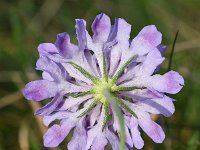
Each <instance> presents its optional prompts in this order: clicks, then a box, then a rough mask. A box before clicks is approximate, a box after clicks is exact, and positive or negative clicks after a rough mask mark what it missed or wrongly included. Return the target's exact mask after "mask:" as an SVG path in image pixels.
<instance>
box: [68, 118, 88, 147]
mask: <svg viewBox="0 0 200 150" xmlns="http://www.w3.org/2000/svg"><path fill="white" fill-rule="evenodd" d="M86 139H87V136H86V130H85V127H84V121H83V120H80V121H79V122H78V123H77V125H76V128H75V129H74V133H73V137H72V138H71V140H70V142H69V143H68V145H67V148H68V149H69V150H85V147H86Z"/></svg>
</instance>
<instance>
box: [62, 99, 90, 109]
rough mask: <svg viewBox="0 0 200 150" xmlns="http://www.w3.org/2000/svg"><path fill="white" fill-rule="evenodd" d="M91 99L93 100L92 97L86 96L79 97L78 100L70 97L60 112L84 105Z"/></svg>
mask: <svg viewBox="0 0 200 150" xmlns="http://www.w3.org/2000/svg"><path fill="white" fill-rule="evenodd" d="M90 98H92V95H86V96H82V97H77V98H73V97H68V98H66V99H65V102H64V103H63V105H62V106H61V107H60V108H59V110H60V111H63V110H67V109H69V108H71V107H74V106H78V105H80V104H81V103H83V102H84V101H86V100H88V99H90Z"/></svg>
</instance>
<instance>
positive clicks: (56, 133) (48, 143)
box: [43, 119, 76, 147]
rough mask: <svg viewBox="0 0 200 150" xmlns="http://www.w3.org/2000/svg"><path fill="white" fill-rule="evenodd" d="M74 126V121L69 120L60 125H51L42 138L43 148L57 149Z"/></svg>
mask: <svg viewBox="0 0 200 150" xmlns="http://www.w3.org/2000/svg"><path fill="white" fill-rule="evenodd" d="M75 125H76V121H74V120H71V119H69V120H66V121H65V122H64V123H63V124H62V125H53V126H52V127H51V128H49V129H48V130H47V132H46V133H45V134H44V136H43V138H44V146H45V147H57V146H58V145H59V144H60V143H61V142H62V141H63V140H64V139H65V137H66V136H67V135H68V133H69V132H70V130H71V129H72V128H73V127H74V126H75Z"/></svg>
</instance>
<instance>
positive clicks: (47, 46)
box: [38, 43, 58, 55]
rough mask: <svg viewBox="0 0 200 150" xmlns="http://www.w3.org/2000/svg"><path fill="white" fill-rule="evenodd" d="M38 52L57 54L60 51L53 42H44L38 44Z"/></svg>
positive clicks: (41, 53)
mask: <svg viewBox="0 0 200 150" xmlns="http://www.w3.org/2000/svg"><path fill="white" fill-rule="evenodd" d="M38 52H39V54H40V55H46V54H55V53H58V49H57V48H56V46H55V45H54V44H52V43H42V44H40V45H39V46H38Z"/></svg>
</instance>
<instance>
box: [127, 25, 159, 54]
mask: <svg viewBox="0 0 200 150" xmlns="http://www.w3.org/2000/svg"><path fill="white" fill-rule="evenodd" d="M161 40H162V34H161V33H160V32H159V31H158V30H157V28H156V27H155V26H154V25H149V26H146V27H144V28H143V29H142V30H141V31H140V33H139V34H138V35H137V36H136V37H135V38H134V39H133V41H132V42H131V47H130V50H131V51H132V52H133V54H134V55H136V54H137V55H145V54H147V53H148V52H149V51H151V50H152V49H154V48H156V47H157V46H158V45H159V44H160V43H161Z"/></svg>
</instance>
